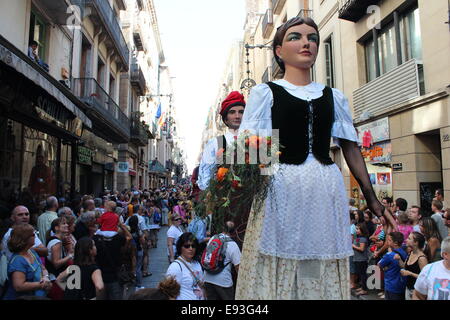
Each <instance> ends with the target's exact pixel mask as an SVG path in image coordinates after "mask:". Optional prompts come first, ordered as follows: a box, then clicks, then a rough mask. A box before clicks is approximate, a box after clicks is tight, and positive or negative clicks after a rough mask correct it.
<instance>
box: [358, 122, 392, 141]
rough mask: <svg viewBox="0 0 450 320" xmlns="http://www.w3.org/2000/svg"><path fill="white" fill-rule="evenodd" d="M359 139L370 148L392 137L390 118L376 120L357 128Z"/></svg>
mask: <svg viewBox="0 0 450 320" xmlns="http://www.w3.org/2000/svg"><path fill="white" fill-rule="evenodd" d="M356 130H357V132H358V140H359V143H360V145H362V146H363V147H364V148H370V147H371V146H373V145H374V144H375V143H378V142H381V141H386V140H389V139H390V136H389V118H387V117H386V118H383V119H380V120H376V121H373V122H370V123H367V124H364V125H362V126H358V127H357V128H356Z"/></svg>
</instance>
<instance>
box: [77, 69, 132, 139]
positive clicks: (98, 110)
mask: <svg viewBox="0 0 450 320" xmlns="http://www.w3.org/2000/svg"><path fill="white" fill-rule="evenodd" d="M73 82H74V83H73V93H74V94H75V95H76V96H77V97H79V98H80V100H82V101H83V102H84V103H85V104H87V105H88V106H90V112H89V116H90V118H91V120H92V123H93V130H94V132H95V133H96V134H97V135H99V136H101V137H102V138H103V139H105V140H107V141H109V142H112V143H126V142H128V141H129V139H130V123H129V120H128V117H127V116H126V115H125V113H123V111H122V110H121V109H120V107H119V106H118V105H117V103H115V102H114V100H113V99H112V98H111V97H110V96H109V95H108V93H107V92H106V91H105V89H103V88H102V86H101V85H100V84H99V83H98V82H97V80H95V79H94V78H78V79H73Z"/></svg>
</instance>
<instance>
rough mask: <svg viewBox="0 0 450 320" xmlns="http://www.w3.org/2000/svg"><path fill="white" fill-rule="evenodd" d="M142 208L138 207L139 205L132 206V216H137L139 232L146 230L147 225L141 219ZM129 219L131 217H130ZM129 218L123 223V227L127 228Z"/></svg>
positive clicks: (142, 218)
mask: <svg viewBox="0 0 450 320" xmlns="http://www.w3.org/2000/svg"><path fill="white" fill-rule="evenodd" d="M143 209H144V208H143V207H142V206H141V205H140V204H136V205H134V206H133V216H137V217H138V225H139V230H141V231H144V230H147V229H148V228H147V224H146V223H145V219H144V217H143V215H144V210H143ZM130 218H131V217H130ZM130 218H128V219H127V221H126V222H125V225H127V226H129V225H130V224H129V221H130Z"/></svg>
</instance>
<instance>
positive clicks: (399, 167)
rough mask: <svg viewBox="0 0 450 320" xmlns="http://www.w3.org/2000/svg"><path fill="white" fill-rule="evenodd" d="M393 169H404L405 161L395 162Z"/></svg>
mask: <svg viewBox="0 0 450 320" xmlns="http://www.w3.org/2000/svg"><path fill="white" fill-rule="evenodd" d="M392 170H393V171H402V170H403V163H393V164H392Z"/></svg>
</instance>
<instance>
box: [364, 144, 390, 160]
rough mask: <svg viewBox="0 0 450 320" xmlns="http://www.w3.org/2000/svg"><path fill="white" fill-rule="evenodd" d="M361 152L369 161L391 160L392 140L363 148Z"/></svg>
mask: <svg viewBox="0 0 450 320" xmlns="http://www.w3.org/2000/svg"><path fill="white" fill-rule="evenodd" d="M361 154H362V156H363V158H364V160H365V161H366V162H369V163H379V162H382V163H385V162H391V161H392V145H391V143H390V142H385V143H378V144H376V145H374V146H372V147H370V148H362V150H361Z"/></svg>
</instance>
